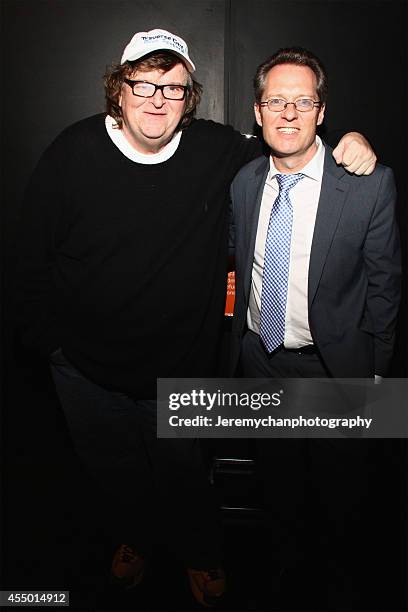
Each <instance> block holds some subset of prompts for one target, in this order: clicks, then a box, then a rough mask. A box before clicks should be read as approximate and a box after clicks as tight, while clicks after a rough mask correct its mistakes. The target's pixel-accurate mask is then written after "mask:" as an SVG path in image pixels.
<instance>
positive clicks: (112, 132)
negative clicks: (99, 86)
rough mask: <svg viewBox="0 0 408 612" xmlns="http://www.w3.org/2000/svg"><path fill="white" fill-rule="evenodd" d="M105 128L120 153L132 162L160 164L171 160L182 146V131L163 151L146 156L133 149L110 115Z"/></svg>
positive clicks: (106, 119)
mask: <svg viewBox="0 0 408 612" xmlns="http://www.w3.org/2000/svg"><path fill="white" fill-rule="evenodd" d="M105 127H106V131H107V133H108V135H109V137H110V139H111V140H112V142H113V143H114V144H115V145H116V146H117V147H118V149H119V151H121V153H123V155H125V156H126V157H127V158H128V159H130V160H131V161H134V162H137V163H139V164H149V165H151V164H160V163H162V162H165V161H167V160H168V159H170V157H171V156H172V155H174V153H175V152H176V150H177V147H178V146H179V144H180V139H181V134H182V132H181V130H180V131H179V132H176V133H175V134H174V136H173V138H172V139H171V140H170V142H169V143H167V144H166V145H165V146H164V147H163V148H162V149H161V151H159V152H158V153H151V154H150V155H146V154H144V153H139V151H136V149H135V148H134V147H132V145H131V144H130V143H129V142H128V141H127V140H126V138H125V136H124V134H123V131H122V130H119V129H118V127H117V125H116V121H115V120H114V119H113V118H112V117H111V116H110V115H106V118H105Z"/></svg>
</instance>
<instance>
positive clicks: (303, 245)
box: [247, 136, 324, 348]
mask: <svg viewBox="0 0 408 612" xmlns="http://www.w3.org/2000/svg"><path fill="white" fill-rule="evenodd" d="M316 144H317V151H316V153H315V155H314V156H313V158H312V159H311V160H310V161H309V163H308V164H306V166H305V167H304V168H302V170H301V171H300V172H301V173H302V174H304V175H305V176H304V178H303V179H302V180H301V181H299V182H298V183H297V184H296V185H295V187H293V189H291V190H290V192H289V197H290V201H291V203H292V209H293V224H292V239H291V247H290V264H289V279H288V296H287V302H286V316H285V337H284V346H285V347H286V348H299V347H302V346H306V345H308V344H313V339H312V336H311V334H310V328H309V316H308V278H309V261H310V251H311V247H312V239H313V232H314V226H315V221H316V213H317V206H318V203H319V197H320V189H321V185H322V176H323V166H324V146H323V144H322V141H321V140H320V138H319V137H318V136H316ZM269 164H270V167H269V172H268V176H267V178H266V182H265V187H264V192H263V196H262V203H261V209H260V213H259V221H258V229H257V234H256V242H255V252H254V262H253V267H252V282H251V294H250V298H249V305H248V313H247V322H248V327H249V329H250V330H252V331H253V332H255V333H257V334H259V322H260V312H261V293H262V276H263V267H264V256H265V243H266V235H267V232H268V224H269V217H270V214H271V210H272V206H273V204H274V202H275V200H276V198H277V195H278V193H279V186H278V182H277V180H276V175H277V174H280V173H279V171H278V170H277V169H276V167H275V164H274V163H273V159H272V157H270V160H269Z"/></svg>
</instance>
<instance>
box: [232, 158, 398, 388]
mask: <svg viewBox="0 0 408 612" xmlns="http://www.w3.org/2000/svg"><path fill="white" fill-rule="evenodd" d="M268 169H269V161H268V158H265V157H262V158H258V159H256V160H254V161H252V162H250V163H249V164H247V165H246V166H245V167H244V168H242V169H241V171H240V172H239V173H238V174H237V176H236V177H235V179H234V181H233V183H232V186H231V199H232V213H231V230H230V247H231V248H232V249H234V254H235V270H236V297H235V312H234V320H233V328H232V346H231V364H230V373H231V374H232V373H234V372H235V370H236V366H237V363H238V358H239V353H240V344H241V339H242V336H243V334H244V333H245V330H246V315H247V308H248V300H249V295H250V289H251V277H252V263H253V257H254V249H255V239H256V232H257V226H258V218H259V210H260V206H261V200H262V194H263V188H264V184H265V180H266V176H267V173H268ZM395 198H396V190H395V184H394V179H393V173H392V170H391V169H390V168H387V167H385V166H382V165H380V164H378V165H377V167H376V169H375V171H374V172H373V174H371V175H370V176H355V175H350V174H348V173H347V172H346V171H345V170H344V168H343V167H341V166H337V165H336V163H335V161H334V159H333V157H332V149H331V148H330V147H327V146H326V152H325V162H324V171H323V180H322V187H321V193H320V199H319V205H318V210H317V216H316V223H315V228H314V234H313V241H312V248H311V254H310V266H309V286H308V305H309V326H310V331H311V334H312V337H313V341H314V343H315V344H316V346H317V347H318V349H319V351H320V353H321V355H322V358H323V360H324V362H325V365H326V367H327V368H328V370H329V372H330V374H331V375H332V376H334V377H338V378H342V377H362V378H363V377H371V376H373V375H374V373H375V374H380V375H384V374H385V373H386V371H387V368H388V365H389V362H390V359H391V356H392V350H393V342H394V333H395V323H396V316H397V311H398V304H399V297H400V251H399V237H398V229H397V226H396V222H395V210H394V209H395V206H394V204H395Z"/></svg>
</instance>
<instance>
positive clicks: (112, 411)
mask: <svg viewBox="0 0 408 612" xmlns="http://www.w3.org/2000/svg"><path fill="white" fill-rule="evenodd" d="M51 371H52V376H53V379H54V382H55V386H56V390H57V394H58V396H59V399H60V403H61V406H62V409H63V412H64V414H65V417H66V421H67V423H68V428H69V431H70V433H71V437H72V440H73V443H74V446H75V449H76V451H77V453H78V455H79V457H80V458H81V460H82V463H83V464H84V466H85V468H86V470H87V472H88V474H89V475H90V476H91V478H92V480H93V483H94V484H95V485H96V487H97V490H98V492H99V496H100V497H101V500H102V502H101V506H102V507H101V514H102V517H103V521H104V523H105V525H106V527H107V530H108V533H109V534H110V536H111V538H112V544H114V545H115V546H118V545H119V544H122V543H124V544H130V545H133V546H134V547H135V548H136V550H138V551H139V552H140V553H142V554H145V555H150V554H151V553H152V552H153V551H154V549H155V548H156V547H158V548H160V550H161V549H163V548H164V549H166V548H167V549H168V551H170V552H171V554H172V556H173V557H175V558H177V559H179V560H180V561H182V562H184V563H185V564H186V565H187V566H189V567H195V568H213V567H218V566H219V565H220V557H221V552H220V551H221V548H222V547H221V541H220V528H219V525H218V519H217V514H216V507H215V501H214V499H213V491H212V489H211V485H210V483H209V479H208V477H207V474H206V470H205V467H204V464H203V461H202V457H201V450H200V447H199V441H198V440H195V439H158V438H157V435H156V402H155V401H153V400H139V401H135V400H134V399H131V398H130V397H128V396H127V395H126V394H124V393H119V392H114V391H108V390H107V389H104V388H103V387H101V386H99V385H97V384H95V383H94V382H92V381H90V380H88V379H87V378H85V377H84V376H83V375H82V374H81V372H79V371H78V370H77V369H76V368H75V366H74V365H73V364H71V363H70V362H69V361H68V360H67V359H66V357H65V356H64V354H63V352H62V350H58V351H56V352H55V353H53V355H52V356H51Z"/></svg>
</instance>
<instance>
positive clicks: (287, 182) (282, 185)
mask: <svg viewBox="0 0 408 612" xmlns="http://www.w3.org/2000/svg"><path fill="white" fill-rule="evenodd" d="M304 176H305V175H304V174H301V173H298V174H277V175H276V180H277V181H278V185H279V192H280V193H282V192H288V191H289V190H290V189H292V187H294V186H295V185H296V183H298V182H299V181H300V180H302V178H304Z"/></svg>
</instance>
